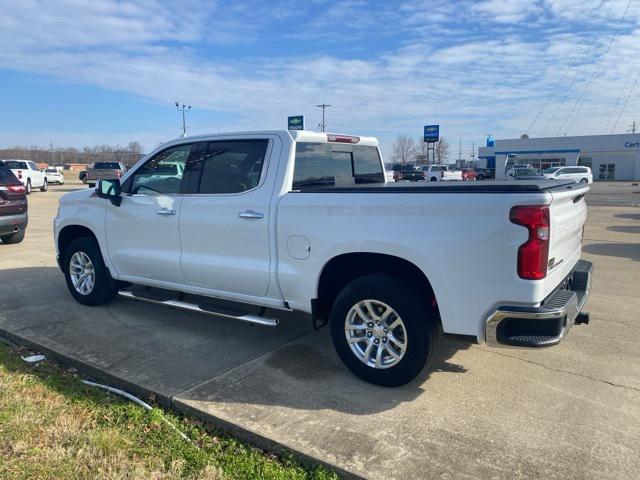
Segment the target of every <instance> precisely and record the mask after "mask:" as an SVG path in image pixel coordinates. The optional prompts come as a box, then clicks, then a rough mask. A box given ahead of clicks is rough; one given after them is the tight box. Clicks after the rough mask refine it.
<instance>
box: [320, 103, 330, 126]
mask: <svg viewBox="0 0 640 480" xmlns="http://www.w3.org/2000/svg"><path fill="white" fill-rule="evenodd" d="M330 106H331V105H327V104H326V103H322V104H320V105H316V107H318V108H321V109H322V123H321V124H320V131H321V132H324V129H325V127H326V126H327V125H326V123H325V122H324V111H325V109H326V108H327V107H330Z"/></svg>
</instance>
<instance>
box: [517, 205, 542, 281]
mask: <svg viewBox="0 0 640 480" xmlns="http://www.w3.org/2000/svg"><path fill="white" fill-rule="evenodd" d="M509 219H510V220H511V222H512V223H515V224H516V225H522V226H523V227H525V228H526V229H527V230H529V239H528V240H527V241H526V242H525V243H523V244H522V245H520V247H519V248H518V276H519V277H520V278H524V279H526V280H541V279H543V278H544V277H546V276H547V263H548V261H549V235H550V220H549V207H548V206H547V205H523V206H517V207H513V208H512V209H511V212H510V214H509Z"/></svg>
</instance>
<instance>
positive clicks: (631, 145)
mask: <svg viewBox="0 0 640 480" xmlns="http://www.w3.org/2000/svg"><path fill="white" fill-rule="evenodd" d="M624 148H640V142H624Z"/></svg>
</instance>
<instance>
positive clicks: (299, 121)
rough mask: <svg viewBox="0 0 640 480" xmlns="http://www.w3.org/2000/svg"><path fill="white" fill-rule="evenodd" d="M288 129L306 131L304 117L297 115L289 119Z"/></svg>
mask: <svg viewBox="0 0 640 480" xmlns="http://www.w3.org/2000/svg"><path fill="white" fill-rule="evenodd" d="M287 128H288V129H289V130H304V116H302V115H296V116H293V117H288V118H287Z"/></svg>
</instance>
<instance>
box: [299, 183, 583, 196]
mask: <svg viewBox="0 0 640 480" xmlns="http://www.w3.org/2000/svg"><path fill="white" fill-rule="evenodd" d="M583 188H584V189H586V188H587V186H586V185H582V184H579V183H575V182H573V181H572V180H564V181H563V180H513V181H505V180H482V181H477V182H464V181H451V182H389V183H365V184H359V185H351V186H347V187H345V186H339V187H334V186H324V187H304V188H301V189H300V190H293V191H292V192H303V193H536V192H544V191H548V190H557V189H562V190H580V189H583Z"/></svg>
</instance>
